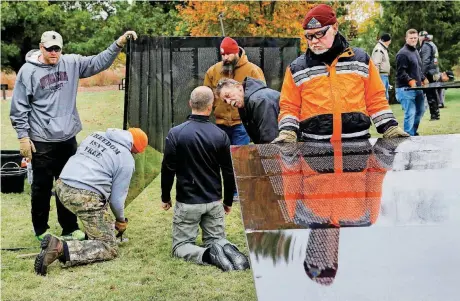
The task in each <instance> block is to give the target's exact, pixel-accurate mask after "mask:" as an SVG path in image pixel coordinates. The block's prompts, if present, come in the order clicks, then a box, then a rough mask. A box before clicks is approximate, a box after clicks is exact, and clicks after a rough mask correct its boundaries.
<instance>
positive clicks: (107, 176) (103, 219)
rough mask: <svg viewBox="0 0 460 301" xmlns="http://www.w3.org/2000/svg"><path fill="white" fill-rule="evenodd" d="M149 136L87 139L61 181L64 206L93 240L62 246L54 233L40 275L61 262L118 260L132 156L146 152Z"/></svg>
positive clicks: (46, 242) (115, 133) (114, 134)
mask: <svg viewBox="0 0 460 301" xmlns="http://www.w3.org/2000/svg"><path fill="white" fill-rule="evenodd" d="M147 144H148V139H147V135H146V134H145V133H144V132H143V131H142V130H141V129H137V128H131V129H129V130H128V131H123V130H119V129H108V130H107V131H106V132H96V133H93V134H91V135H90V136H88V137H87V138H86V139H85V140H83V142H82V143H81V145H80V146H79V147H78V149H77V153H76V154H75V155H74V156H72V157H71V158H70V159H69V161H68V162H67V164H66V165H65V166H64V169H63V170H62V173H61V175H60V177H59V179H58V180H57V181H56V193H57V195H58V196H59V198H60V200H61V202H62V204H63V205H64V206H65V207H66V208H67V209H68V210H70V211H71V212H73V213H74V214H75V215H76V216H77V217H78V218H79V219H80V220H81V222H82V224H83V226H84V228H85V232H86V236H87V237H88V240H85V241H78V240H74V241H63V240H61V239H59V238H57V237H55V236H52V235H50V234H48V235H46V236H45V237H44V238H43V240H42V242H41V248H42V250H41V252H40V254H39V255H38V256H37V258H36V259H35V265H34V268H35V272H36V273H37V274H39V275H46V272H47V268H48V266H49V265H50V264H51V263H53V262H54V261H56V259H58V260H59V261H61V262H62V263H64V264H65V265H66V266H74V265H82V264H88V263H92V262H95V261H103V260H111V259H113V258H115V257H116V256H117V255H118V246H117V242H116V238H115V232H114V218H113V217H112V215H111V214H110V212H109V206H110V209H111V211H112V212H113V214H114V215H115V218H116V221H115V229H116V230H118V233H119V234H122V233H123V232H124V231H125V230H126V227H127V225H128V220H127V219H126V218H125V216H124V205H125V199H126V196H127V194H128V189H129V183H130V181H131V176H132V174H133V172H134V158H133V156H132V153H134V154H135V153H141V152H143V151H144V149H145V148H146V147H147Z"/></svg>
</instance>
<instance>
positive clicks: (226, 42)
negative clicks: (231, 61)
mask: <svg viewBox="0 0 460 301" xmlns="http://www.w3.org/2000/svg"><path fill="white" fill-rule="evenodd" d="M239 51H240V49H239V48H238V43H237V42H236V41H235V40H234V39H232V38H229V37H226V38H225V39H223V40H222V43H220V54H222V55H223V54H232V53H238V52H239Z"/></svg>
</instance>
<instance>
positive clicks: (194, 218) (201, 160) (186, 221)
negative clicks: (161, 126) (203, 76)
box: [161, 86, 249, 271]
mask: <svg viewBox="0 0 460 301" xmlns="http://www.w3.org/2000/svg"><path fill="white" fill-rule="evenodd" d="M213 101H214V93H213V91H212V90H211V88H209V87H205V86H200V87H197V88H195V89H194V90H193V91H192V94H191V96H190V101H189V105H190V107H191V108H192V114H191V115H190V116H189V118H188V120H187V121H186V122H184V123H182V124H180V125H178V126H176V127H174V128H172V129H171V130H170V131H169V133H168V136H167V137H166V144H165V150H164V157H163V162H162V166H161V200H162V207H163V209H164V210H169V208H171V195H170V192H171V188H172V185H173V182H174V176H176V177H177V183H176V192H177V193H176V205H175V208H174V217H173V243H172V253H173V255H174V256H176V257H179V258H183V259H185V260H188V261H193V262H195V263H198V264H212V265H215V266H217V267H219V268H220V269H222V270H223V271H230V270H243V269H247V268H248V267H249V261H248V259H247V257H246V256H245V255H244V254H243V253H241V252H240V251H239V250H238V248H237V247H236V246H235V245H233V244H231V243H230V242H229V241H228V240H227V239H226V238H225V225H224V216H225V214H228V213H230V211H231V208H232V203H233V191H234V189H235V180H234V176H233V168H232V161H231V156H230V139H229V138H228V136H227V134H226V133H225V132H224V131H223V130H221V129H219V128H218V127H217V126H216V125H214V124H212V123H211V122H210V121H209V115H210V114H211V112H212V104H213ZM221 172H222V177H223V180H224V199H223V203H222V185H221V176H220V174H221ZM199 227H201V229H202V238H203V245H204V247H200V246H197V245H196V244H195V243H196V239H197V236H198V232H199Z"/></svg>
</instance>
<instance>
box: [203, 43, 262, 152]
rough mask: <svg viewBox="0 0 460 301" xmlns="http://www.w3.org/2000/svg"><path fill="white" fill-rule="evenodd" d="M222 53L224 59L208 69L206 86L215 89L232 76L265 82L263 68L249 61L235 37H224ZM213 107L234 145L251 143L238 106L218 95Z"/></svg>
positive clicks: (218, 120) (240, 79)
mask: <svg viewBox="0 0 460 301" xmlns="http://www.w3.org/2000/svg"><path fill="white" fill-rule="evenodd" d="M220 54H221V55H222V61H221V62H218V63H217V64H214V65H213V66H211V67H210V68H209V69H208V71H207V72H206V75H205V78H204V84H203V85H204V86H208V87H210V88H211V89H213V90H214V89H215V88H216V87H217V83H218V82H219V80H220V79H222V78H232V79H234V80H236V81H239V82H243V80H244V79H245V78H246V77H247V76H250V77H253V78H256V79H260V80H262V81H264V82H265V77H264V73H263V71H262V69H260V68H259V67H258V66H257V65H255V64H253V63H251V62H249V60H248V57H247V56H246V53H245V52H244V49H243V48H241V47H238V44H237V43H236V41H235V40H234V39H232V38H229V37H226V38H224V39H223V41H222V43H221V44H220ZM213 107H214V115H215V116H216V125H217V126H218V127H219V128H221V129H222V130H224V131H225V133H227V135H228V137H229V138H230V143H231V144H232V145H245V144H249V136H248V134H247V133H246V130H245V129H244V126H243V124H242V123H241V119H240V114H239V113H238V108H236V107H232V106H231V105H230V104H227V103H225V102H224V101H223V100H222V99H220V98H218V97H215V99H214V105H213Z"/></svg>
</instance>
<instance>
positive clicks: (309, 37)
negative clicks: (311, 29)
mask: <svg viewBox="0 0 460 301" xmlns="http://www.w3.org/2000/svg"><path fill="white" fill-rule="evenodd" d="M329 28H331V25H328V26H327V27H326V28H324V29H323V30H320V31H317V32H315V33H312V34H308V33H306V34H305V38H306V39H307V40H309V41H312V40H313V38H316V39H318V40H319V39H321V38H322V37H324V36H325V35H326V32H327V31H328V30H329Z"/></svg>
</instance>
